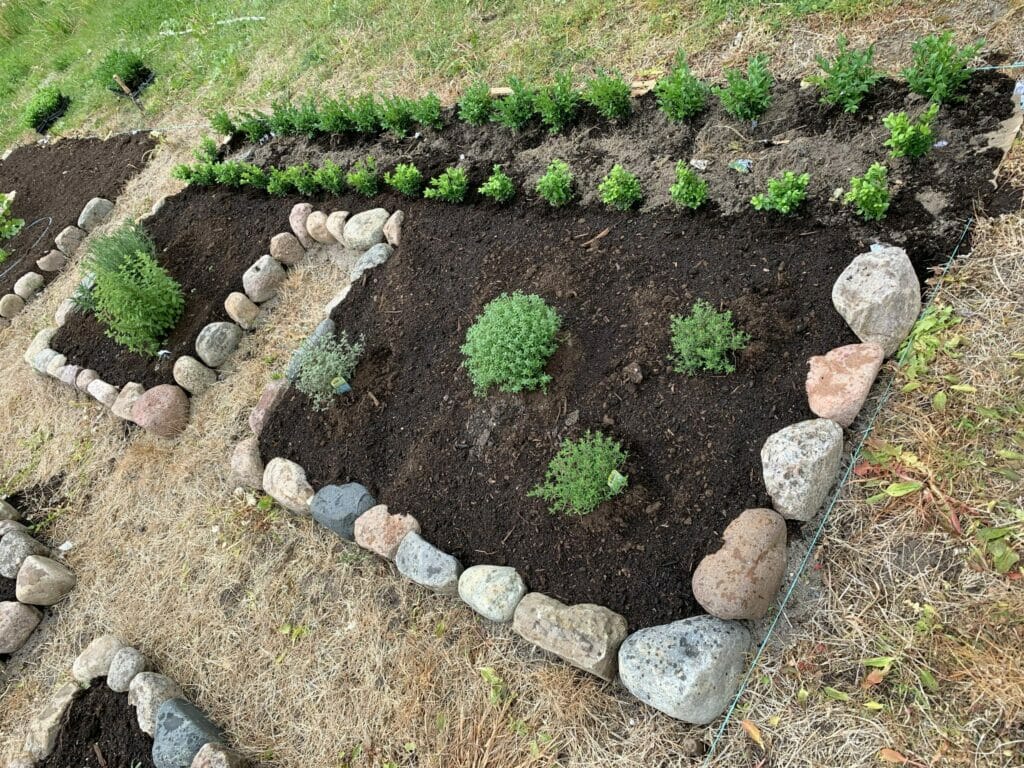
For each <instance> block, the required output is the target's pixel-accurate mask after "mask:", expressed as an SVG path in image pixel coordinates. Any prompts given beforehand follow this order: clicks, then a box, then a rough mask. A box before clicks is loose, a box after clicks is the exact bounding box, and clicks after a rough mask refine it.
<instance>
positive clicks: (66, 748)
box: [37, 678, 153, 768]
mask: <svg viewBox="0 0 1024 768" xmlns="http://www.w3.org/2000/svg"><path fill="white" fill-rule="evenodd" d="M152 752H153V739H151V738H150V737H149V736H147V735H146V734H145V733H143V732H142V730H141V729H140V728H139V723H138V720H137V719H136V715H135V708H134V707H132V706H131V705H130V704H129V703H128V694H127V693H115V692H114V691H112V690H110V688H108V687H107V683H106V679H104V678H101V679H99V680H96V681H94V682H93V684H92V686H90V687H89V689H88V690H86V691H84V692H83V693H81V694H80V695H79V696H78V697H77V698H75V700H74V701H73V702H72V703H71V706H70V707H69V708H68V712H67V714H66V715H65V721H64V725H63V727H62V728H61V730H60V733H58V734H57V741H56V744H55V745H54V749H53V752H52V753H51V754H50V756H49V757H48V758H46V759H45V760H43V761H41V762H39V763H38V764H37V765H38V766H39V768H153V758H152Z"/></svg>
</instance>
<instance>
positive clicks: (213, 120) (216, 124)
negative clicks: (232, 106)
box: [210, 109, 238, 136]
mask: <svg viewBox="0 0 1024 768" xmlns="http://www.w3.org/2000/svg"><path fill="white" fill-rule="evenodd" d="M210 127H211V128H213V130H215V131H216V132H217V133H219V134H220V135H221V136H232V135H234V133H235V131H237V130H238V126H236V125H235V123H234V121H233V120H232V119H231V115H229V114H228V112H227V110H226V109H220V110H218V111H216V112H214V113H213V114H212V115H210Z"/></svg>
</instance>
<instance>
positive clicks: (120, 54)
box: [96, 50, 228, 133]
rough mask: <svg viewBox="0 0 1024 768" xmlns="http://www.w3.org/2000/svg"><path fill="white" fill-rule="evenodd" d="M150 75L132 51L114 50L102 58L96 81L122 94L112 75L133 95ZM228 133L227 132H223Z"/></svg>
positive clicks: (139, 58)
mask: <svg viewBox="0 0 1024 768" xmlns="http://www.w3.org/2000/svg"><path fill="white" fill-rule="evenodd" d="M151 74H152V73H151V72H150V71H149V67H147V66H146V64H145V62H144V61H143V60H142V57H141V56H139V54H137V53H135V52H134V51H122V50H114V51H110V53H108V54H107V55H106V56H104V57H103V61H101V62H100V65H99V66H98V67H97V68H96V79H97V80H98V81H99V83H100V85H102V86H103V87H104V88H106V89H107V90H110V91H113V92H114V93H117V94H122V93H124V91H122V90H121V86H120V85H118V84H117V81H116V80H114V75H117V76H118V77H120V78H121V82H123V83H124V84H125V85H126V86H127V87H128V90H129V91H132V92H133V93H134V92H135V91H136V90H138V88H139V87H140V86H141V85H142V84H143V83H144V82H146V80H148V79H149V76H150V75H151ZM224 133H228V131H224Z"/></svg>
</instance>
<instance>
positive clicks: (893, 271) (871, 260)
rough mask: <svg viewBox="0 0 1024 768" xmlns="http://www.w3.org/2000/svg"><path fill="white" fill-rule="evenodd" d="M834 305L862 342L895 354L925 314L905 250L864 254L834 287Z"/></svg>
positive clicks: (891, 247) (890, 247) (888, 248)
mask: <svg viewBox="0 0 1024 768" xmlns="http://www.w3.org/2000/svg"><path fill="white" fill-rule="evenodd" d="M832 303H833V304H834V305H835V308H836V310H837V311H838V312H839V314H840V315H842V316H843V319H844V320H845V321H846V324H847V325H849V326H850V328H851V329H852V330H853V332H854V333H855V334H857V337H858V338H859V339H860V340H861V341H865V342H867V341H873V342H875V343H876V344H878V345H880V346H881V347H882V349H883V350H885V354H886V356H889V355H891V354H893V353H894V352H895V351H896V350H897V349H898V348H899V346H900V344H901V343H902V342H903V340H904V339H905V338H907V335H908V334H909V333H910V331H911V329H912V328H913V327H914V323H915V322H916V321H917V316H918V315H919V314H920V312H921V284H920V283H919V282H918V280H917V275H916V274H915V272H914V266H913V264H911V263H910V258H909V257H908V256H907V252H906V251H904V250H903V249H902V248H896V247H893V246H891V245H890V246H883V247H879V248H877V249H874V250H871V251H868V252H867V253H862V254H860V255H859V256H858V257H857V258H855V259H854V260H853V261H851V262H850V264H849V266H847V268H846V269H844V270H843V273H842V274H841V275H840V276H839V279H838V280H836V282H835V285H833V286H832Z"/></svg>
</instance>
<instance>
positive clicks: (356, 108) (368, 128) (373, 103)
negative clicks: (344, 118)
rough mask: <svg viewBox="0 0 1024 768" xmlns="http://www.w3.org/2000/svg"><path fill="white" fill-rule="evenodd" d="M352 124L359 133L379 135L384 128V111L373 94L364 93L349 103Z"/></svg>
mask: <svg viewBox="0 0 1024 768" xmlns="http://www.w3.org/2000/svg"><path fill="white" fill-rule="evenodd" d="M349 108H350V109H351V112H352V124H353V126H355V129H356V130H357V131H358V132H359V133H377V132H378V131H380V130H381V128H383V127H384V118H383V109H382V107H381V105H380V104H378V103H377V100H376V99H375V98H373V94H372V93H364V94H362V95H361V96H357V97H356V98H355V99H353V100H352V101H351V102H349Z"/></svg>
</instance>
